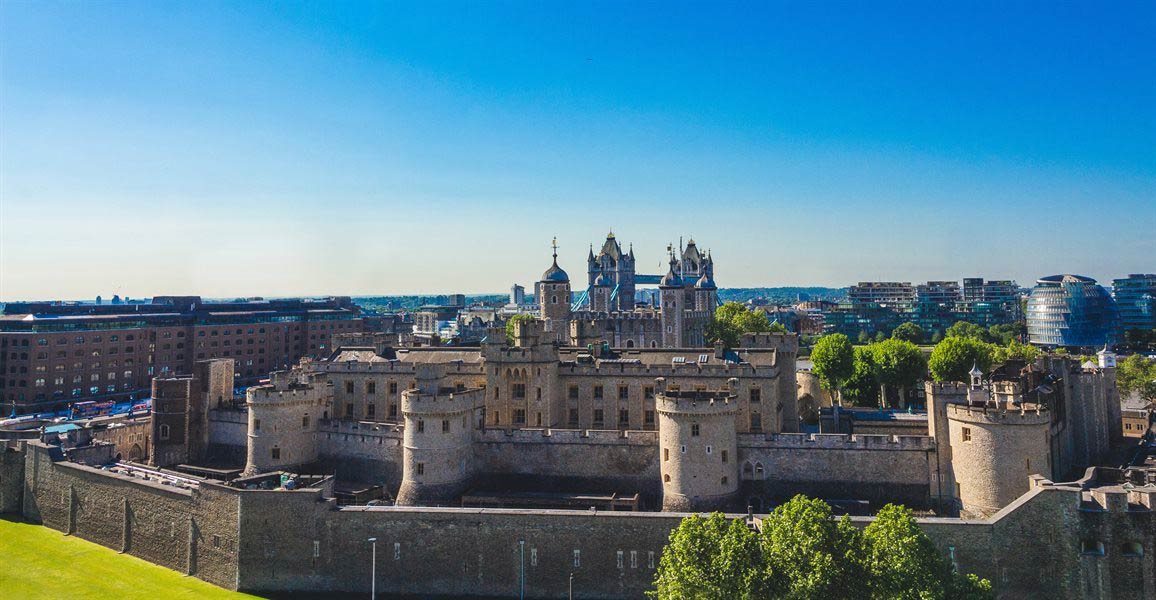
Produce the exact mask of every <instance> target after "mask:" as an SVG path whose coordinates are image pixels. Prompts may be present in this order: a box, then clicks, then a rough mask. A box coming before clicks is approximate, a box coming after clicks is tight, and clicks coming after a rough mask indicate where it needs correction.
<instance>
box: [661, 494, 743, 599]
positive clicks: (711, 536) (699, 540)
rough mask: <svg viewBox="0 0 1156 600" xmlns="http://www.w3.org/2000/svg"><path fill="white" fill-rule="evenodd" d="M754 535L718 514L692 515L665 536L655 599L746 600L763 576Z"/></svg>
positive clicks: (739, 523)
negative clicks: (665, 540)
mask: <svg viewBox="0 0 1156 600" xmlns="http://www.w3.org/2000/svg"><path fill="white" fill-rule="evenodd" d="M765 572H766V569H765V568H764V566H763V565H762V561H761V558H760V555H759V543H758V538H757V537H756V535H755V533H754V532H753V531H751V530H750V529H749V528H748V527H747V526H746V523H744V522H742V521H740V520H738V519H735V520H733V521H728V519H727V518H726V517H725V516H723V514H722V513H717V512H716V513H714V514H712V515H710V516H709V517H707V518H705V519H704V518H702V517H700V516H698V515H692V516H690V517H687V518H685V519H683V520H682V522H681V523H679V525H678V528H676V529H675V530H674V531H672V532H671V533H670V542H669V543H668V544H667V545H666V548H664V549H663V551H662V558H661V559H659V562H658V570H657V573H656V574H655V587H656V589H655V590H654V591H653V592H651V593H650V595H652V596H654V597H657V598H702V599H704V600H706V599H718V600H727V599H729V598H750V597H752V596H754V595H755V594H754V593H752V592H753V591H754V590H755V588H756V586H757V585H758V583H759V579H758V578H759V577H760V576H761V574H762V573H765Z"/></svg>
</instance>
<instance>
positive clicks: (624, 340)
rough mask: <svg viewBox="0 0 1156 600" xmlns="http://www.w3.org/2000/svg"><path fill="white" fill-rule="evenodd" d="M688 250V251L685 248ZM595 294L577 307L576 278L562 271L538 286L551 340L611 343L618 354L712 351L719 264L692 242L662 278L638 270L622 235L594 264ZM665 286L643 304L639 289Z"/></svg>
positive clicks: (590, 265) (673, 256)
mask: <svg viewBox="0 0 1156 600" xmlns="http://www.w3.org/2000/svg"><path fill="white" fill-rule="evenodd" d="M680 245H681V244H680ZM586 265H587V277H588V287H587V288H586V290H585V291H582V292H581V293H580V294H579V295H578V297H577V300H576V301H573V302H572V301H571V297H572V292H574V290H573V289H572V288H571V283H570V276H569V275H568V274H567V273H566V271H564V270H563V269H562V268H561V267H559V266H558V251H557V246H556V245H555V249H554V263H553V264H552V265H551V266H550V268H549V269H547V270H546V272H545V273H543V274H542V279H541V280H540V281H539V282H538V305H539V306H540V307H541V309H540V310H541V318H542V320H543V321H544V323H545V334H546V336H547V337H548V338H549V339H550V340H552V341H555V342H557V343H560V344H563V345H574V346H586V345H588V344H591V343H595V342H597V343H603V342H605V343H607V344H609V345H611V346H613V347H616V348H688V347H689V348H698V347H703V346H706V345H708V344H707V340H706V338H705V330H706V325H707V323H709V322H710V319H711V316H712V315H713V314H714V309H715V306H716V305H717V304H718V288H717V287H716V286H715V283H714V259H712V258H711V256H710V254H709V253H707V254H703V253H702V252H701V251H699V249H698V246H697V245H696V244H695V242H694V240H693V239H691V240H689V242H688V243H687V244H686V246H685V247H682V248H680V249H679V251H678V253H676V252H675V250H674V249H673V247H672V248H671V249H670V256H669V267H668V269H667V272H666V274H665V275H662V276H661V277H658V276H652V275H641V274H639V273H637V272H636V270H635V258H634V248H633V247H631V248H630V249H629V251H628V252H625V253H624V252H623V251H622V246H621V245H619V243H618V240H617V239H616V238H615V237H614V233H610V234H609V235H607V236H606V241H605V242H604V243H603V244H602V249H601V250H600V251H599V252H598V254H597V255H595V254H594V247H593V246H591V248H590V254H589V256H588V257H587V258H586ZM642 283H653V284H657V286H658V291H657V293H656V294H655V295H654V297H653V301H652V302H651V303H650V304H645V305H639V304H638V303H637V302H636V296H637V291H638V290H637V286H638V285H639V284H642Z"/></svg>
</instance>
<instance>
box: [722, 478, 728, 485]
mask: <svg viewBox="0 0 1156 600" xmlns="http://www.w3.org/2000/svg"><path fill="white" fill-rule="evenodd" d="M726 484H727V478H726V477H723V478H722V485H726Z"/></svg>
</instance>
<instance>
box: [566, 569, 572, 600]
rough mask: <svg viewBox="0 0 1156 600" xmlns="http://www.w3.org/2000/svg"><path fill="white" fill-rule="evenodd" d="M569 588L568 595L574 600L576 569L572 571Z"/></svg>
mask: <svg viewBox="0 0 1156 600" xmlns="http://www.w3.org/2000/svg"><path fill="white" fill-rule="evenodd" d="M569 590H570V591H569V593H568V594H567V597H568V598H569V599H570V600H574V571H570V588H569Z"/></svg>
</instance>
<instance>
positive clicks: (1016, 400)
mask: <svg viewBox="0 0 1156 600" xmlns="http://www.w3.org/2000/svg"><path fill="white" fill-rule="evenodd" d="M975 396H976V395H975V394H973V395H972V396H971V398H972V399H970V400H969V401H968V402H965V403H961V404H948V405H947V406H946V408H947V420H948V428H949V434H948V435H949V439H950V440H951V442H950V443H951V463H952V465H951V466H952V471H953V472H954V475H955V485H956V487H955V490H954V495H955V496H956V498H957V499H958V501H959V506H960V515H961V516H963V517H964V518H985V517H988V516H991V515H992V514H994V513H996V512H998V511H999V510H1000V509H1002V508H1003V507H1005V506H1007V505H1008V504H1010V503H1011V502H1012V501H1014V500H1015V499H1016V498H1019V497H1020V496H1022V495H1023V494H1024V493H1026V492H1027V491H1028V488H1029V483H1028V478H1029V477H1030V476H1031V475H1037V474H1038V475H1043V476H1044V477H1049V478H1050V477H1051V476H1052V472H1051V453H1050V447H1051V443H1050V440H1049V427H1050V424H1051V415H1050V413H1049V412H1048V410H1047V409H1046V408H1045V407H1043V406H1041V405H1039V404H1034V403H1028V402H1026V401H1025V400H1024V398H1023V396H1024V394H1023V390H1022V389H1021V384H1020V382H1018V381H1014V382H1013V381H997V382H995V383H994V384H993V387H992V394H991V397H990V398H989V399H987V400H985V401H979V402H977V401H975V399H974V398H975Z"/></svg>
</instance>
